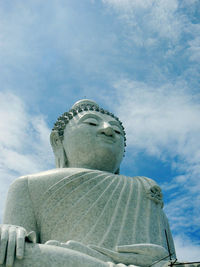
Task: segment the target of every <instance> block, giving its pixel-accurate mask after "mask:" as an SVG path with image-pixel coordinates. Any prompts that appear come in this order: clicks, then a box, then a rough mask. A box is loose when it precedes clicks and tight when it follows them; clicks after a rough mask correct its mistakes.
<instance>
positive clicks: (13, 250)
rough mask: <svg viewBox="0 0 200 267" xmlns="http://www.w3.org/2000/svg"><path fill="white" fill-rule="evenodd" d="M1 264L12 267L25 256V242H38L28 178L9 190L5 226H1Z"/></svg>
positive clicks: (19, 180) (17, 181) (21, 179)
mask: <svg viewBox="0 0 200 267" xmlns="http://www.w3.org/2000/svg"><path fill="white" fill-rule="evenodd" d="M36 234H37V236H36ZM0 237H1V242H0V264H3V262H4V260H5V261H6V266H12V265H13V263H14V258H15V254H16V257H17V259H22V258H23V255H24V245H25V240H27V241H30V242H36V241H38V231H37V226H36V219H35V215H34V211H33V205H32V201H31V198H30V194H29V190H28V180H27V178H25V177H23V178H19V179H17V180H16V181H15V182H14V183H13V184H12V185H11V186H10V188H9V191H8V195H7V201H6V207H5V212H4V218H3V224H2V225H0Z"/></svg>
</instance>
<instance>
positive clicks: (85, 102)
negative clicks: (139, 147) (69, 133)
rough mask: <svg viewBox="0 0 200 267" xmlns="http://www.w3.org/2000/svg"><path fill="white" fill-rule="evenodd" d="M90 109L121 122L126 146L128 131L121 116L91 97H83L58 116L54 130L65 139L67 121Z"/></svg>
mask: <svg viewBox="0 0 200 267" xmlns="http://www.w3.org/2000/svg"><path fill="white" fill-rule="evenodd" d="M89 110H91V111H97V112H101V113H102V114H107V115H109V116H111V117H113V118H114V119H115V120H117V121H118V122H119V124H120V126H121V128H122V130H123V134H124V146H126V133H125V130H124V127H123V125H122V122H121V121H120V120H119V118H118V117H116V116H115V115H114V114H113V113H111V112H109V111H107V110H105V109H103V108H100V107H99V105H98V104H97V103H96V102H94V101H93V100H90V99H82V100H79V101H77V102H76V103H75V104H74V105H73V106H72V108H71V109H70V110H69V111H68V112H64V113H63V114H62V115H61V116H60V117H58V119H57V121H56V122H55V124H54V127H53V129H52V132H53V131H56V132H58V135H59V137H60V139H61V140H63V138H64V130H65V127H66V125H67V123H68V122H69V121H70V120H71V119H72V118H73V117H74V116H76V115H77V114H78V113H81V112H83V111H89Z"/></svg>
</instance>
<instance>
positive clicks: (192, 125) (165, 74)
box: [0, 0, 200, 261]
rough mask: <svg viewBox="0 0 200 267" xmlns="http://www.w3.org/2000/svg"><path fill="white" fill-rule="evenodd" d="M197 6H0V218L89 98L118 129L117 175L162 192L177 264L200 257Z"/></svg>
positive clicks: (129, 1)
mask: <svg viewBox="0 0 200 267" xmlns="http://www.w3.org/2000/svg"><path fill="white" fill-rule="evenodd" d="M199 62H200V1H199V0H179V1H178V0H73V1H70V0H49V1H41V0H27V1H22V0H12V1H11V0H2V1H0V151H1V156H0V218H1V219H2V214H3V206H4V203H5V198H6V192H7V190H8V186H9V184H10V183H11V182H12V181H13V180H14V179H16V178H17V177H19V176H21V175H25V174H28V173H35V172H38V171H42V170H47V169H51V168H54V158H53V154H52V151H51V148H50V145H49V133H50V130H51V128H52V127H53V123H54V122H55V120H56V118H57V117H58V116H59V115H60V114H62V113H63V112H65V111H67V110H68V109H69V108H70V107H71V106H72V105H73V103H74V102H75V101H77V100H79V99H82V98H85V97H86V98H90V99H93V100H95V101H97V102H98V103H99V104H100V105H101V106H102V107H104V108H105V109H108V110H110V111H111V112H113V113H115V114H116V115H117V116H118V117H119V118H120V119H121V120H122V121H123V123H124V126H125V128H126V132H127V149H126V156H125V158H124V161H123V164H122V166H121V173H123V174H125V175H129V176H135V175H142V176H147V177H151V178H153V179H155V180H156V181H157V182H158V183H159V185H160V186H161V187H162V189H163V193H164V200H165V212H166V214H167V216H168V218H169V222H170V225H171V229H172V233H173V236H174V240H175V244H176V250H177V255H178V259H179V260H185V261H186V260H188V261H195V260H200V256H199V255H200V210H199V207H200V194H199V191H200V119H199V118H200V89H199V79H200V75H199V74H200V65H199Z"/></svg>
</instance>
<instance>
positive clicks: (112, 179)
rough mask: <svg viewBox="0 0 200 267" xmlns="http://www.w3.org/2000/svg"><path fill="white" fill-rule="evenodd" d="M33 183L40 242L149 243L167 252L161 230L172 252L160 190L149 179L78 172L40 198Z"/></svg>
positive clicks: (109, 246) (112, 246)
mask: <svg viewBox="0 0 200 267" xmlns="http://www.w3.org/2000/svg"><path fill="white" fill-rule="evenodd" d="M43 179H45V178H44V177H43ZM37 183H38V179H35V178H34V177H30V178H29V182H28V186H29V192H30V197H31V199H32V201H33V206H34V207H35V208H34V209H35V216H36V220H37V227H38V230H39V232H40V241H41V243H45V242H46V241H48V240H59V241H60V242H67V241H68V240H75V241H78V242H81V243H82V244H84V245H90V244H91V245H96V246H99V247H104V248H107V249H111V250H115V248H116V246H123V245H132V244H140V243H152V244H157V245H160V246H162V247H164V248H165V249H166V250H168V246H167V240H166V235H165V230H166V232H167V236H168V241H169V246H170V252H171V253H175V251H174V244H173V239H172V237H171V232H170V229H169V225H168V221H167V218H166V216H165V214H164V212H163V209H162V207H163V202H162V193H161V189H160V187H159V186H158V185H157V184H156V183H155V182H154V181H153V180H151V179H149V178H146V177H138V176H137V177H127V176H123V175H114V174H112V173H108V172H102V171H97V170H86V169H78V168H77V169H76V171H74V172H71V173H69V174H68V175H64V176H63V177H61V178H59V179H58V181H57V180H56V181H55V182H53V183H50V186H49V187H46V188H45V190H44V192H42V194H41V193H40V194H39V195H37V194H35V189H34V188H37V186H38V185H37Z"/></svg>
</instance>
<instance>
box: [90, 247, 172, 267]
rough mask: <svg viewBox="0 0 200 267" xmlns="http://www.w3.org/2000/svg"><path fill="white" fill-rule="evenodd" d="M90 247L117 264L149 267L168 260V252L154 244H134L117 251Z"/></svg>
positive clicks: (119, 248)
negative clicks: (165, 259) (158, 261)
mask: <svg viewBox="0 0 200 267" xmlns="http://www.w3.org/2000/svg"><path fill="white" fill-rule="evenodd" d="M89 247H91V248H93V249H95V250H97V251H99V252H101V253H103V254H104V255H107V256H109V257H110V258H112V259H113V260H114V261H115V262H116V263H124V264H127V265H129V264H134V265H139V266H145V265H146V266H149V265H151V264H152V263H153V262H155V261H157V260H160V259H162V258H166V257H167V256H168V252H167V251H166V250H165V249H164V248H163V247H161V246H158V245H154V244H134V245H129V246H118V247H116V251H112V250H109V249H106V248H102V247H98V246H94V245H90V246H89Z"/></svg>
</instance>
